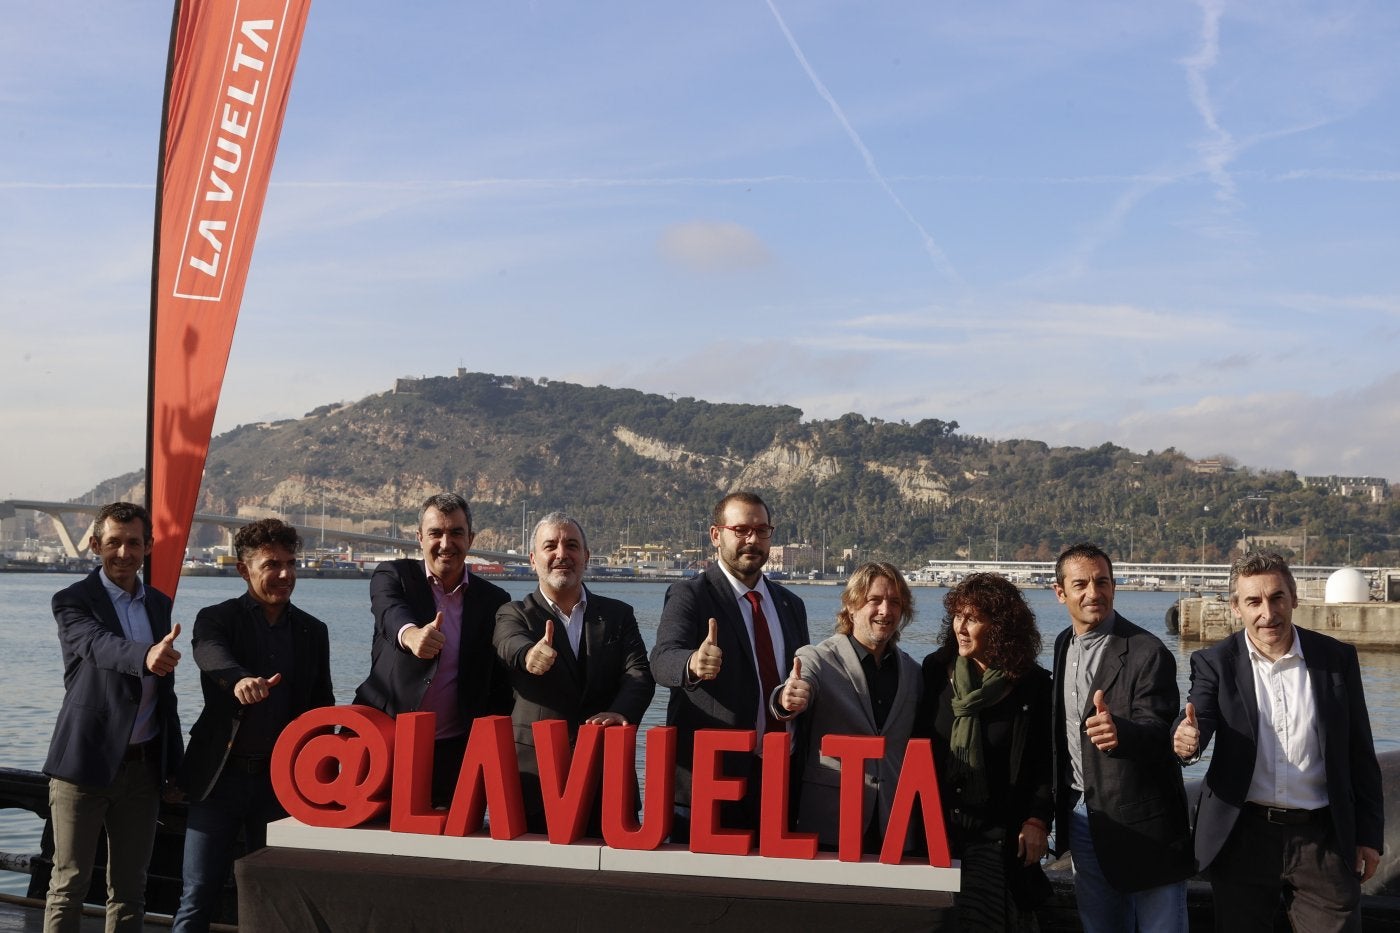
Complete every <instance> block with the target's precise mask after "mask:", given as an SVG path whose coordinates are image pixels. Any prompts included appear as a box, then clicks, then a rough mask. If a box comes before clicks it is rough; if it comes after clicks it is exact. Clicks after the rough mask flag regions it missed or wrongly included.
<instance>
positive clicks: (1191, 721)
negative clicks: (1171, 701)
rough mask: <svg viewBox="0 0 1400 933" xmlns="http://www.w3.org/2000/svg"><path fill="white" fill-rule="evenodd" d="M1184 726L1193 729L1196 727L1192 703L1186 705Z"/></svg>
mask: <svg viewBox="0 0 1400 933" xmlns="http://www.w3.org/2000/svg"><path fill="white" fill-rule="evenodd" d="M1186 724H1187V725H1189V726H1192V727H1193V728H1194V727H1195V725H1196V707H1195V705H1194V704H1192V703H1187V704H1186Z"/></svg>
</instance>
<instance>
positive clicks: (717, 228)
mask: <svg viewBox="0 0 1400 933" xmlns="http://www.w3.org/2000/svg"><path fill="white" fill-rule="evenodd" d="M657 248H658V249H659V250H660V251H661V255H662V256H663V257H665V258H666V259H667V260H669V261H670V262H673V263H675V264H677V265H679V266H682V267H684V268H686V269H689V270H691V271H694V272H729V271H736V270H742V269H753V268H756V267H758V266H764V265H767V264H768V263H770V262H772V260H773V256H772V254H771V253H770V252H769V251H768V247H767V246H765V245H764V243H763V240H762V239H760V238H759V236H758V234H756V233H754V232H753V231H752V230H750V229H748V228H747V227H745V226H743V225H741V224H737V223H733V222H726V221H707V220H692V221H688V222H686V223H679V224H672V225H671V226H669V227H667V228H666V229H665V230H663V231H662V232H661V237H660V239H659V240H658V242H657Z"/></svg>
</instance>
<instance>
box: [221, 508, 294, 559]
mask: <svg viewBox="0 0 1400 933" xmlns="http://www.w3.org/2000/svg"><path fill="white" fill-rule="evenodd" d="M265 547H284V548H286V549H287V550H289V551H291V552H292V553H293V554H295V553H296V552H297V551H300V550H301V535H299V534H297V530H296V529H295V528H293V527H292V526H291V525H288V524H287V523H286V522H284V521H282V519H280V518H262V519H259V520H258V521H255V522H252V523H250V524H247V525H244V526H243V527H242V528H240V529H238V533H237V534H235V535H234V536H233V553H234V554H235V555H236V556H237V557H238V559H239V561H244V560H247V559H248V558H249V557H252V556H253V555H254V554H255V553H257V552H258V551H261V550H262V549H263V548H265Z"/></svg>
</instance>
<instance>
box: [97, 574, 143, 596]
mask: <svg viewBox="0 0 1400 933" xmlns="http://www.w3.org/2000/svg"><path fill="white" fill-rule="evenodd" d="M97 572H98V574H99V575H100V576H101V577H102V586H103V588H105V589H106V590H107V595H108V597H110V598H111V600H112V604H113V605H116V604H117V601H118V600H121V599H130V600H131V601H133V602H139V601H143V600H145V598H146V584H145V583H144V582H142V580H141V578H140V577H139V576H138V577H137V578H136V592H135V593H128V592H127V591H126V590H124V589H122V588H121V587H119V586H117V585H116V584H115V583H113V582H112V578H111V577H109V576H107V568H106V567H99V568H97Z"/></svg>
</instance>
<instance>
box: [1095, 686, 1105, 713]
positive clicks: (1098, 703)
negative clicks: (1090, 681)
mask: <svg viewBox="0 0 1400 933" xmlns="http://www.w3.org/2000/svg"><path fill="white" fill-rule="evenodd" d="M1094 712H1095V713H1098V714H1100V715H1102V714H1103V713H1106V712H1108V704H1107V703H1105V702H1104V701H1103V691H1102V690H1095V691H1094Z"/></svg>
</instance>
